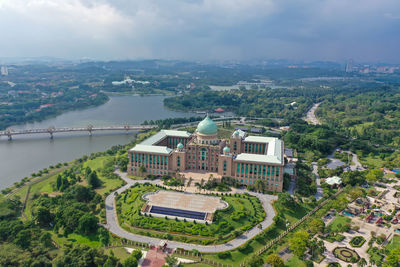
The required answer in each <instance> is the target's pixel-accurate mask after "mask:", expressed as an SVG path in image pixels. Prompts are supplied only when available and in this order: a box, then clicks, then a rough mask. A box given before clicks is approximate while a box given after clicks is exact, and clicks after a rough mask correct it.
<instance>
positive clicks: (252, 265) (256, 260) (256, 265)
mask: <svg viewBox="0 0 400 267" xmlns="http://www.w3.org/2000/svg"><path fill="white" fill-rule="evenodd" d="M263 265H264V261H263V259H262V258H261V257H260V256H253V257H251V258H250V260H248V261H247V262H246V265H245V266H248V267H260V266H263Z"/></svg>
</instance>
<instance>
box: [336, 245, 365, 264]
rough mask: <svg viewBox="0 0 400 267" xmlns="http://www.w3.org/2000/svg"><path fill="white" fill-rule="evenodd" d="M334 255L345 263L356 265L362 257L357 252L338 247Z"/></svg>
mask: <svg viewBox="0 0 400 267" xmlns="http://www.w3.org/2000/svg"><path fill="white" fill-rule="evenodd" d="M333 255H335V257H336V258H338V259H341V260H342V261H345V262H351V263H356V262H358V261H359V260H360V256H359V255H358V254H357V252H355V251H354V250H351V249H349V248H346V247H336V248H335V249H334V250H333Z"/></svg>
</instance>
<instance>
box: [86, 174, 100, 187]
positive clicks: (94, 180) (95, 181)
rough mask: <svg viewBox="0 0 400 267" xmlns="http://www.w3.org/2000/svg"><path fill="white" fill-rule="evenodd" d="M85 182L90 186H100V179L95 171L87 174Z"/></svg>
mask: <svg viewBox="0 0 400 267" xmlns="http://www.w3.org/2000/svg"><path fill="white" fill-rule="evenodd" d="M87 182H88V184H89V185H90V186H91V187H92V188H97V187H99V186H100V184H101V181H100V179H99V177H98V176H97V173H96V171H92V172H91V173H90V174H89V175H88V176H87Z"/></svg>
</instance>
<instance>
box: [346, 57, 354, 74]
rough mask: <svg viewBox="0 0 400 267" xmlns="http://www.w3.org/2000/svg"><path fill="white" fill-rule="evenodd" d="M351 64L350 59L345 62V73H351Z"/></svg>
mask: <svg viewBox="0 0 400 267" xmlns="http://www.w3.org/2000/svg"><path fill="white" fill-rule="evenodd" d="M353 64H354V62H353V60H352V59H350V60H349V61H347V64H346V72H353Z"/></svg>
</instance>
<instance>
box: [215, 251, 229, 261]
mask: <svg viewBox="0 0 400 267" xmlns="http://www.w3.org/2000/svg"><path fill="white" fill-rule="evenodd" d="M217 256H218V258H220V259H227V258H230V257H231V256H232V255H231V252H230V251H224V252H219V253H218V254H217Z"/></svg>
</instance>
